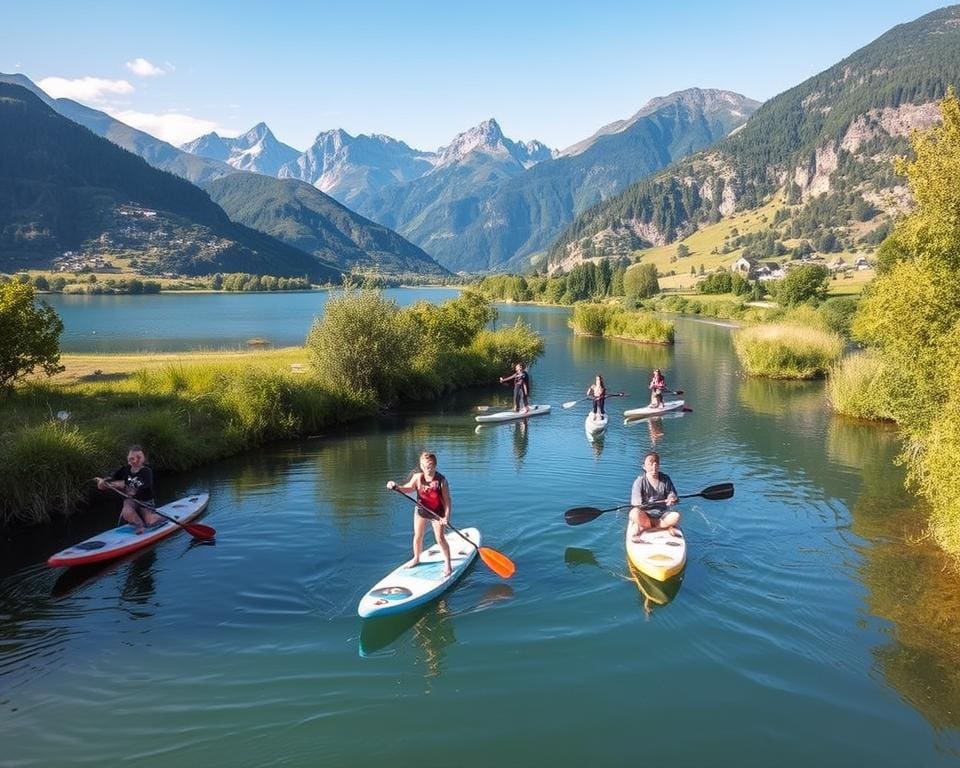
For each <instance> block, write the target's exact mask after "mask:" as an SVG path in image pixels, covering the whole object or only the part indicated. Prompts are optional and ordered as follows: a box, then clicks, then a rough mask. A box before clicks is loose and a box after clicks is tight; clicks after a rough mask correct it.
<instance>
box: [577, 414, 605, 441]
mask: <svg viewBox="0 0 960 768" xmlns="http://www.w3.org/2000/svg"><path fill="white" fill-rule="evenodd" d="M609 422H610V420H609V419H608V418H607V414H603V415H602V416H600V417H599V418H597V419H595V418H593V414H592V413H588V414H587V419H586V421H584V422H583V428H584V429H585V430H586V432H587V437H596V436H597V435H599V434H600V433H601V432H603V430H605V429H606V428H607V424H608V423H609Z"/></svg>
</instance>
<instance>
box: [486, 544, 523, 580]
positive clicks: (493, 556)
mask: <svg viewBox="0 0 960 768" xmlns="http://www.w3.org/2000/svg"><path fill="white" fill-rule="evenodd" d="M479 552H480V559H481V560H483V562H484V563H485V564H486V566H487V567H488V568H489V569H490V570H491V571H493V572H494V573H495V574H497V576H499V577H500V578H501V579H509V578H510V577H511V576H513V574H514V571H516V570H517V566H515V565H514V564H513V560H511V559H510V558H509V557H507V556H506V555H505V554H503V552H498V551H497V550H495V549H490V547H480V550H479Z"/></svg>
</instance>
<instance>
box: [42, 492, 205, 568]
mask: <svg viewBox="0 0 960 768" xmlns="http://www.w3.org/2000/svg"><path fill="white" fill-rule="evenodd" d="M208 501H210V494H208V493H198V494H197V495H196V496H188V497H187V498H185V499H178V500H177V501H172V502H170V503H169V504H165V505H164V506H162V507H157V510H158V511H160V512H163V514H165V515H167V516H168V517H172V518H174V519H176V520H179V521H180V522H181V523H188V522H190V521H191V520H193V518H195V517H196V516H197V515H199V514H200V513H201V512H203V510H205V509H206V508H207V502H208ZM136 530H137V529H136V528H135V527H134V526H132V525H129V524H128V523H124V524H123V525H121V526H118V527H117V528H114V529H112V530H110V531H104V532H103V533H101V534H98V535H96V536H91V537H90V538H89V539H87V540H86V541H81V542H80V543H79V544H74V545H73V546H72V547H67V548H66V549H64V550H62V551H60V552H57V554H55V555H53V556H52V557H51V558H50V559H49V560H47V565H49V566H50V567H51V568H60V567H66V566H71V565H86V564H88V563H99V562H102V561H104V560H112V559H114V558H116V557H122V556H123V555H126V554H127V553H129V552H134V551H136V550H138V549H143V548H144V547H148V546H150V545H151V544H153V543H154V542H157V541H159V540H160V539H165V538H166V537H167V536H169V535H170V534H172V533H176V532H177V531H179V530H180V526H179V525H177V524H176V523H172V522H170V521H169V520H164V521H163V522H162V523H160V524H159V525H157V526H156V527H154V528H147V529H146V530H145V531H144V532H143V533H141V534H140V535H139V536H138V535H137V533H136Z"/></svg>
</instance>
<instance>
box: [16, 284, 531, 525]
mask: <svg viewBox="0 0 960 768" xmlns="http://www.w3.org/2000/svg"><path fill="white" fill-rule="evenodd" d="M377 307H379V308H380V309H381V310H382V311H379V312H377V311H372V309H376V308H377ZM492 312H493V310H492V309H491V308H490V307H489V305H488V304H486V303H485V302H483V300H480V299H477V298H476V297H475V295H474V296H473V297H470V296H467V297H466V298H464V297H463V296H462V297H460V298H458V299H456V300H454V301H451V302H447V303H446V304H444V305H441V306H439V307H435V306H433V305H428V304H423V303H422V304H418V305H414V307H409V308H406V309H403V310H401V309H400V308H399V307H397V306H396V304H395V303H394V302H390V301H387V300H386V299H384V298H383V297H382V296H381V295H380V294H377V293H375V292H361V293H359V294H353V295H350V294H348V295H346V296H342V297H340V298H337V299H332V300H331V301H330V303H329V304H328V307H327V312H326V314H325V316H324V318H323V319H321V320H318V321H317V323H316V324H315V326H314V328H313V329H312V330H311V333H310V336H308V343H307V345H306V346H304V347H299V348H288V349H281V350H266V351H250V352H210V353H207V352H196V353H190V354H170V355H150V356H147V357H142V356H139V355H137V356H132V355H66V356H64V357H63V360H62V362H63V363H64V365H65V368H66V370H65V371H64V372H63V373H62V374H59V375H58V376H57V377H56V378H54V379H51V380H46V381H37V380H34V381H32V382H30V383H28V384H26V385H24V386H22V387H19V388H17V389H16V390H14V391H13V392H12V393H11V394H10V395H9V396H7V397H6V398H4V399H2V400H0V524H12V523H33V522H41V521H44V520H46V519H47V518H48V517H49V516H50V514H51V513H62V514H69V513H71V512H73V511H74V510H75V509H76V508H77V507H78V506H79V505H80V504H81V503H82V502H83V500H84V499H85V498H86V496H87V495H88V494H89V493H90V492H91V489H92V483H91V482H90V478H92V477H93V476H95V475H100V474H103V473H104V472H106V471H108V470H110V469H112V468H115V467H116V466H117V465H118V464H119V463H120V460H121V459H122V458H123V456H125V451H126V448H127V446H129V445H131V444H134V443H136V444H139V445H142V446H143V447H144V448H145V449H146V451H147V453H148V457H149V461H150V463H151V464H152V465H153V466H154V468H155V469H156V470H159V471H164V470H182V469H187V468H190V467H195V466H198V465H201V464H204V463H206V462H210V461H214V460H216V459H218V458H221V457H223V456H228V455H231V454H234V453H238V452H240V451H243V450H245V449H248V448H251V447H253V446H256V445H261V444H263V443H266V442H269V441H271V440H279V439H289V438H295V437H300V436H306V435H313V434H317V433H319V432H322V431H323V430H324V429H325V428H328V427H330V426H333V425H335V424H337V423H340V422H344V421H347V420H350V419H356V418H360V417H363V416H367V415H369V414H372V413H374V412H376V411H377V410H378V409H379V408H382V407H384V406H385V405H389V404H391V403H397V402H400V401H404V400H413V399H426V398H433V397H437V396H439V395H441V394H443V393H445V392H450V391H453V390H456V389H460V388H464V387H470V386H477V385H481V384H486V383H489V382H491V381H495V380H496V376H497V375H498V374H501V373H503V371H505V370H507V369H509V367H510V365H511V364H512V363H513V362H514V361H516V360H524V361H526V362H528V363H529V362H532V361H533V360H535V359H536V357H538V356H539V355H540V354H542V351H543V343H542V341H541V340H540V339H539V337H537V336H536V334H534V333H533V331H532V330H530V328H529V327H527V326H523V325H517V326H512V327H508V328H504V329H501V330H498V331H488V330H484V327H485V326H486V324H487V322H489V319H491V317H492ZM344 320H348V321H349V325H344ZM327 337H329V338H332V339H334V340H335V341H336V344H335V345H330V346H329V348H328V346H327V345H324V344H323V343H321V342H323V340H324V339H325V338H327ZM386 339H390V340H393V341H395V342H396V344H397V345H398V349H396V350H394V353H391V354H394V357H392V358H390V360H389V361H388V360H386V358H387V357H389V354H388V352H387V351H386V347H385V346H384V343H383V342H384V340H386ZM351 350H352V351H351ZM440 360H442V363H443V364H442V365H440V364H439V363H438V361H440ZM362 376H366V377H367V378H362ZM65 414H68V415H65Z"/></svg>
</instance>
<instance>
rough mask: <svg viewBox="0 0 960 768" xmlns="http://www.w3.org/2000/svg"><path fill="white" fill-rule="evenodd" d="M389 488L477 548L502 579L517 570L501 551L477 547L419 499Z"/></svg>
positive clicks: (491, 568)
mask: <svg viewBox="0 0 960 768" xmlns="http://www.w3.org/2000/svg"><path fill="white" fill-rule="evenodd" d="M390 490H391V491H394V492H395V493H399V494H400V495H401V496H403V498H405V499H406V500H407V501H412V502H413V503H414V504H415V505H416V506H417V507H419V508H420V509H422V510H423V511H424V512H426V513H427V514H428V515H430V516H431V517H433V518H436V519H437V520H439V521H440V522H441V523H443V527H444V528H449V529H450V530H451V531H453V532H454V533H455V534H457V536H459V537H460V538H461V539H463V540H464V541H465V542H467V543H468V544H470V545H471V546H472V547H473V548H474V549H476V550H477V552H479V553H480V559H481V560H483V563H484V565H486V566H487V567H488V568H489V569H490V570H491V571H493V572H494V573H495V574H497V576H499V577H501V578H503V579H509V578H510V577H511V576H513V573H514V571H516V570H517V566H515V565H514V564H513V560H511V559H510V558H509V557H507V556H506V555H505V554H503V552H498V551H497V550H495V549H490V547H478V546H477V545H476V544H474V543H473V542H472V541H470V539H468V538H467V537H466V536H464V535H463V534H462V533H460V531H458V530H457V529H456V528H454V527H453V526H452V525H450V523H448V522H447V521H446V520H444V519H443V518H442V517H440V515H437V514H435V513H434V512H431V511H430V510H429V509H427V508H426V507H425V506H423V504H421V503H420V502H419V501H417V500H416V499H415V498H413V496H408V495H407V494H405V493H404V492H403V491H401V490H400V489H399V488H391V489H390Z"/></svg>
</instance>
